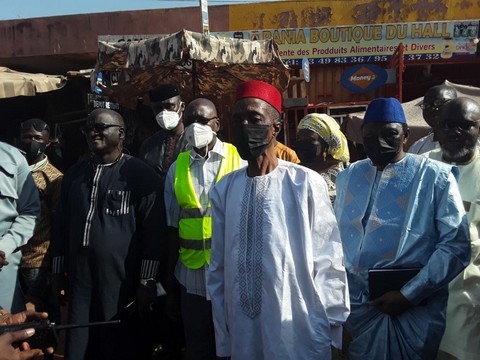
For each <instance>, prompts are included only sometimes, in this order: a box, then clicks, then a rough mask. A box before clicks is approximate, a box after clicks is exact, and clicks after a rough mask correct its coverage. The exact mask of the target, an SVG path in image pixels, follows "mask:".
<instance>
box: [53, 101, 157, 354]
mask: <svg viewBox="0 0 480 360" xmlns="http://www.w3.org/2000/svg"><path fill="white" fill-rule="evenodd" d="M82 132H83V133H84V135H85V138H86V140H87V143H88V146H89V148H90V150H91V152H92V157H91V158H90V159H87V160H85V161H83V162H81V163H79V164H77V165H75V166H74V167H73V168H72V169H70V170H69V171H68V172H67V174H66V175H65V177H64V180H63V182H62V194H61V200H60V207H59V210H58V217H57V218H56V219H55V220H56V222H55V226H56V228H57V229H56V232H55V235H54V239H53V244H52V254H53V272H54V273H57V274H60V275H57V276H58V277H61V276H62V274H64V272H65V271H66V272H67V274H68V277H67V280H68V285H69V286H68V288H69V299H70V306H69V322H71V323H77V324H84V323H87V322H91V321H105V320H110V319H112V318H115V317H118V316H119V315H121V313H122V311H123V309H124V307H125V306H126V305H128V304H129V303H132V302H133V301H135V300H136V303H137V308H138V311H139V313H140V319H137V318H135V321H134V322H132V321H130V320H132V319H130V320H127V321H123V322H122V324H121V325H120V326H112V327H109V326H106V327H93V328H89V329H76V330H72V331H70V332H69V334H68V335H69V336H68V338H67V348H66V356H67V357H68V358H69V359H71V360H76V359H88V360H94V359H102V360H107V359H115V360H119V359H145V358H147V359H148V358H149V356H150V357H151V352H150V354H149V348H148V344H146V339H148V334H146V331H145V326H144V325H145V324H144V323H143V322H142V321H141V318H142V315H144V312H145V309H146V308H147V306H148V305H149V304H151V302H152V301H153V299H154V297H155V296H156V295H157V291H156V289H157V284H156V280H155V279H156V276H157V272H158V268H159V265H160V262H161V256H162V255H163V254H164V250H163V246H164V244H165V242H164V240H163V237H162V236H163V234H165V227H164V207H163V194H162V192H161V191H160V186H159V178H158V176H157V175H156V174H155V172H154V171H153V170H152V169H151V168H150V167H149V166H148V165H146V164H145V163H143V162H142V161H141V160H138V159H136V158H133V157H131V156H129V155H126V154H124V153H123V141H124V138H125V124H124V121H123V118H122V116H121V115H120V114H118V113H116V112H114V111H111V110H106V109H96V110H94V111H93V112H92V113H90V115H89V116H88V118H87V124H86V126H84V127H83V129H82ZM57 293H58V292H57ZM132 308H135V307H134V306H132ZM119 344H121V346H119Z"/></svg>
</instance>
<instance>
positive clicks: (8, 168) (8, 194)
mask: <svg viewBox="0 0 480 360" xmlns="http://www.w3.org/2000/svg"><path fill="white" fill-rule="evenodd" d="M16 171H17V166H16V165H15V164H12V163H0V197H1V198H10V199H14V200H17V199H18V194H17V189H16V181H17V179H16V178H15V173H16Z"/></svg>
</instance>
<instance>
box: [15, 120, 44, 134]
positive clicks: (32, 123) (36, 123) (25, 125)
mask: <svg viewBox="0 0 480 360" xmlns="http://www.w3.org/2000/svg"><path fill="white" fill-rule="evenodd" d="M32 127H33V128H34V129H35V130H36V131H39V132H42V131H43V130H47V131H50V128H49V127H48V124H47V123H46V122H45V121H43V120H40V119H29V120H26V121H24V122H22V123H20V129H22V130H29V129H31V128H32Z"/></svg>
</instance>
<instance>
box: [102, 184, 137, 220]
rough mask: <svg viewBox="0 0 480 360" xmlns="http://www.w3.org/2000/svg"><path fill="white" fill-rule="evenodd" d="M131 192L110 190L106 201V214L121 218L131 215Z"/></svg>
mask: <svg viewBox="0 0 480 360" xmlns="http://www.w3.org/2000/svg"><path fill="white" fill-rule="evenodd" d="M130 196H131V191H129V190H126V191H123V190H108V191H107V197H106V199H105V214H107V215H111V216H121V215H126V214H129V213H130Z"/></svg>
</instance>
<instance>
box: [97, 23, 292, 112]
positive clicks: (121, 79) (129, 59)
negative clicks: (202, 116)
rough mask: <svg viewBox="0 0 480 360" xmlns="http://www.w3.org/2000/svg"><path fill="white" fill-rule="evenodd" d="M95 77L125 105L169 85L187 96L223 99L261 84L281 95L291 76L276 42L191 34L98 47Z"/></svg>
mask: <svg viewBox="0 0 480 360" xmlns="http://www.w3.org/2000/svg"><path fill="white" fill-rule="evenodd" d="M95 70H96V71H95V75H97V76H98V74H99V73H100V72H101V73H102V83H103V85H104V86H103V87H102V84H100V83H99V84H97V85H98V86H99V87H101V88H102V90H103V93H104V94H105V95H107V96H109V97H111V98H112V99H113V100H114V101H117V102H119V103H120V104H122V105H127V106H128V105H130V106H132V105H133V104H136V98H137V97H139V96H144V95H145V94H146V93H148V91H149V90H151V89H153V88H155V87H156V86H158V85H160V84H164V83H171V82H176V83H178V84H179V85H180V88H181V91H182V93H183V94H185V95H187V97H188V95H190V96H210V97H216V98H221V97H223V96H225V95H226V94H231V93H233V92H235V90H236V88H237V86H238V84H240V83H241V82H243V81H246V80H251V79H256V80H263V81H266V82H268V83H270V84H272V85H274V86H275V87H277V88H278V89H279V90H280V91H283V90H284V89H285V88H286V86H287V85H288V81H289V71H288V68H287V67H286V66H285V65H284V64H283V62H282V61H281V59H280V56H279V54H278V49H277V46H276V44H275V43H274V42H273V40H261V41H250V40H240V39H232V38H217V37H215V36H212V35H204V34H200V33H195V32H191V31H187V30H182V31H180V32H178V33H175V34H172V35H169V36H162V37H154V38H150V39H146V40H141V41H132V42H122V43H107V42H99V49H98V58H97V65H96V69H95Z"/></svg>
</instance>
